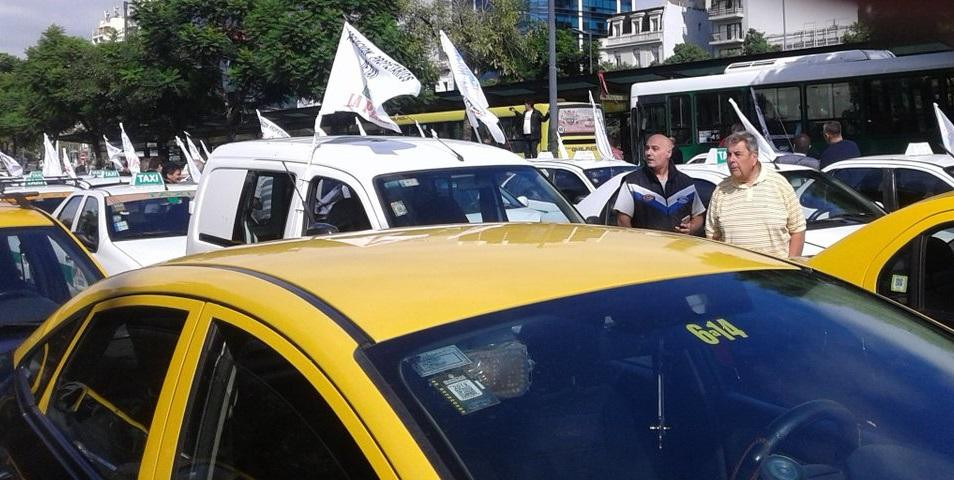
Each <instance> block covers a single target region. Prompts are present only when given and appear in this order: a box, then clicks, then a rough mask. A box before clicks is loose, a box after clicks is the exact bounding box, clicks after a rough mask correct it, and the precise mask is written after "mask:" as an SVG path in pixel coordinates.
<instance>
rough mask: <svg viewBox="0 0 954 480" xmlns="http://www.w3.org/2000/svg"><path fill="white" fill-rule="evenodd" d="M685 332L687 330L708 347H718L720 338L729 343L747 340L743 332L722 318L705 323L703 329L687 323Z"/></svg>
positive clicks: (747, 336)
mask: <svg viewBox="0 0 954 480" xmlns="http://www.w3.org/2000/svg"><path fill="white" fill-rule="evenodd" d="M686 330H689V333H691V334H693V335H695V336H696V338H698V339H699V340H702V341H703V342H704V343H708V344H709V345H718V344H719V339H720V338H722V339H725V340H728V341H730V342H732V341H735V340H736V339H738V338H749V335H748V334H747V333H745V330H742V329H741V328H738V327H736V326H735V325H732V323H730V322H729V321H728V320H725V319H722V318H720V319H718V320H716V321H714V322H712V321H709V322H706V325H705V326H704V327H703V326H701V325H699V324H696V323H689V324H686Z"/></svg>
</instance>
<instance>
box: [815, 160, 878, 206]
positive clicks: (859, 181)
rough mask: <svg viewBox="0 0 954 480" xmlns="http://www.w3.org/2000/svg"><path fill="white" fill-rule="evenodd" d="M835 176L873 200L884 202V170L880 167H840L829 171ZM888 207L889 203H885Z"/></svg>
mask: <svg viewBox="0 0 954 480" xmlns="http://www.w3.org/2000/svg"><path fill="white" fill-rule="evenodd" d="M829 173H830V174H832V175H834V176H835V178H837V179H838V180H841V181H842V182H844V183H845V184H847V185H848V186H849V187H851V188H853V189H855V190H856V191H857V192H858V193H860V194H862V195H863V196H865V198H867V199H868V200H871V201H872V202H881V203H884V194H883V192H882V188H881V186H882V184H883V182H882V178H883V176H884V170H882V169H880V168H839V169H835V170H831V171H829ZM885 206H886V207H887V205H885Z"/></svg>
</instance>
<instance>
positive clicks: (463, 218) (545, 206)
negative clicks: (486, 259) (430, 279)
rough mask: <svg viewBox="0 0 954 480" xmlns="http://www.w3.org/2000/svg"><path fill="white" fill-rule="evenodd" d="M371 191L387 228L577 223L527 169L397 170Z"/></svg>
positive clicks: (558, 198) (381, 178)
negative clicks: (383, 216) (376, 193)
mask: <svg viewBox="0 0 954 480" xmlns="http://www.w3.org/2000/svg"><path fill="white" fill-rule="evenodd" d="M375 188H376V189H377V192H378V195H379V197H380V200H381V203H382V209H383V210H384V212H385V214H386V215H387V217H388V224H389V225H390V226H391V227H407V226H416V225H441V224H455V223H486V222H550V223H571V222H572V223H579V222H581V221H582V220H581V219H580V217H579V214H578V213H576V211H575V210H574V209H573V207H572V206H570V205H569V204H568V203H567V201H566V200H565V199H564V198H563V197H562V196H561V195H560V193H559V192H557V191H556V189H554V187H553V185H551V184H550V183H549V182H547V181H546V179H545V178H543V175H541V174H540V172H539V171H537V170H536V169H535V168H533V167H529V166H527V167H523V166H518V167H510V166H507V167H475V168H454V169H447V170H431V171H419V172H402V173H396V174H391V175H382V176H379V177H377V178H376V179H375Z"/></svg>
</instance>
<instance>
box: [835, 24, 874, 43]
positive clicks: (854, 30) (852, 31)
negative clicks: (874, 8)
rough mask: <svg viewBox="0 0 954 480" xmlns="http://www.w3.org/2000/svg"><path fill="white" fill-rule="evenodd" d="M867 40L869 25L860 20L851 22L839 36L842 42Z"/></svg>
mask: <svg viewBox="0 0 954 480" xmlns="http://www.w3.org/2000/svg"><path fill="white" fill-rule="evenodd" d="M869 40H871V27H870V26H868V24H867V23H864V22H862V21H860V20H859V21H857V22H855V23H852V24H851V25H850V26H849V27H848V31H846V32H845V34H844V35H842V37H841V41H842V42H844V43H862V42H867V41H869Z"/></svg>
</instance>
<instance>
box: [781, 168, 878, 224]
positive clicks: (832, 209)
mask: <svg viewBox="0 0 954 480" xmlns="http://www.w3.org/2000/svg"><path fill="white" fill-rule="evenodd" d="M779 173H781V174H782V176H784V177H785V178H786V179H787V180H788V183H790V184H791V185H792V188H794V189H795V195H797V196H798V200H799V203H801V204H802V211H803V212H804V214H805V220H806V222H807V223H808V228H819V227H830V226H832V224H833V223H868V222H870V221H872V220H874V219H876V218H878V217H880V216H883V215H884V210H882V209H881V208H880V207H878V205H876V204H875V203H874V202H872V201H871V200H868V199H867V198H865V197H863V196H861V195H860V194H858V193H857V192H855V191H854V190H852V189H851V188H850V187H848V186H847V185H845V184H844V183H842V182H841V181H840V180H838V179H837V178H834V177H832V176H831V175H827V174H824V173H821V172H817V171H814V170H789V171H783V172H779Z"/></svg>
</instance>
